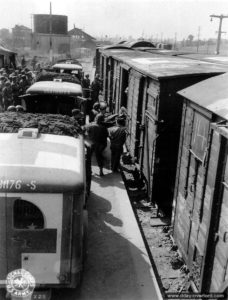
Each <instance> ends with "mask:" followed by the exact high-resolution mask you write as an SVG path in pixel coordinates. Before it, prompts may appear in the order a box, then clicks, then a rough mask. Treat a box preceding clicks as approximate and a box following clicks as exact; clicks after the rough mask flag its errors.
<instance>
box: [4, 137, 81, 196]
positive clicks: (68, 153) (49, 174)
mask: <svg viewBox="0 0 228 300" xmlns="http://www.w3.org/2000/svg"><path fill="white" fill-rule="evenodd" d="M82 147H83V146H82V141H81V140H80V139H75V138H73V137H68V136H57V135H51V134H40V136H39V137H38V138H37V139H26V138H23V139H19V138H18V137H17V133H0V149H1V150H0V181H1V182H2V181H5V182H6V181H7V180H8V181H9V180H10V181H11V182H10V184H12V186H11V187H12V189H13V181H18V180H20V182H21V186H22V187H23V191H30V192H38V191H40V192H44V191H46V192H51V193H55V192H63V191H74V190H75V189H76V188H77V187H78V186H82V185H83V175H84V174H83V171H82V169H83V159H82V153H83V151H82V150H83V149H82ZM31 181H33V182H35V185H36V189H35V190H30V189H31V187H30V186H29V184H30V183H31ZM0 190H1V191H3V184H1V186H0ZM8 190H9V187H8ZM19 191H20V190H17V192H19Z"/></svg>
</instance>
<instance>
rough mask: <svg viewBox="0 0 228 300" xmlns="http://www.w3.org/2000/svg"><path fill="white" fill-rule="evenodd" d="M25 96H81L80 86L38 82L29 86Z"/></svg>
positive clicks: (57, 82)
mask: <svg viewBox="0 0 228 300" xmlns="http://www.w3.org/2000/svg"><path fill="white" fill-rule="evenodd" d="M26 94H31V95H35V94H36V95H37V94H39V95H41V94H50V95H68V96H78V95H81V94H82V87H81V85H80V84H77V83H71V82H62V81H39V82H35V83H34V84H33V85H31V86H30V87H29V88H28V89H27V90H26Z"/></svg>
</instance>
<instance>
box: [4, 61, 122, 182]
mask: <svg viewBox="0 0 228 300" xmlns="http://www.w3.org/2000/svg"><path fill="white" fill-rule="evenodd" d="M34 82H35V73H34V72H33V71H31V70H30V69H28V68H27V67H26V65H25V64H23V68H22V66H21V67H19V68H17V69H13V70H10V69H8V68H7V67H6V68H1V69H0V112H4V111H18V112H21V111H23V107H22V106H21V97H20V96H22V95H24V94H25V93H26V90H27V89H28V88H29V87H30V86H31V85H32V84H33V83H34ZM81 85H82V88H83V96H84V97H85V98H87V101H86V102H87V112H86V113H85V114H83V113H82V112H81V110H80V109H73V110H72V119H73V120H74V121H76V122H77V123H78V125H80V126H81V128H82V133H83V134H84V135H85V140H86V148H87V152H88V153H89V156H90V157H91V156H92V154H93V153H94V154H95V157H96V160H97V164H98V167H99V169H100V173H99V175H100V176H104V172H103V167H104V157H103V152H104V150H105V148H106V147H107V140H108V138H109V139H110V150H111V169H112V171H113V172H118V170H119V163H120V157H121V154H122V152H123V146H124V143H125V141H126V138H127V130H126V122H127V111H126V109H125V108H124V107H121V109H120V111H119V114H115V115H112V116H111V117H110V115H108V114H107V104H106V102H104V101H101V100H100V99H99V95H100V92H101V90H102V81H101V80H100V78H99V75H95V77H94V80H93V81H92V83H91V82H90V78H89V75H88V74H86V75H85V77H83V78H82V80H81ZM89 104H90V105H89ZM86 114H87V115H88V119H87V123H88V124H86ZM110 121H111V122H110Z"/></svg>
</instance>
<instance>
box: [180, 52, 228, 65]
mask: <svg viewBox="0 0 228 300" xmlns="http://www.w3.org/2000/svg"><path fill="white" fill-rule="evenodd" d="M180 57H183V58H190V59H196V60H202V61H206V62H211V63H215V64H222V65H228V56H218V55H210V54H200V53H191V54H190V53H188V54H187V53H185V54H183V53H182V54H180Z"/></svg>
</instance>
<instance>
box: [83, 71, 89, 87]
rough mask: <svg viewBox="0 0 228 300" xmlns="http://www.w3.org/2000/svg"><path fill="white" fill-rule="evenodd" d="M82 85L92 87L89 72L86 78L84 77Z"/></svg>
mask: <svg viewBox="0 0 228 300" xmlns="http://www.w3.org/2000/svg"><path fill="white" fill-rule="evenodd" d="M82 87H83V88H85V89H88V88H89V87H90V79H89V74H86V76H85V78H83V79H82Z"/></svg>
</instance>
